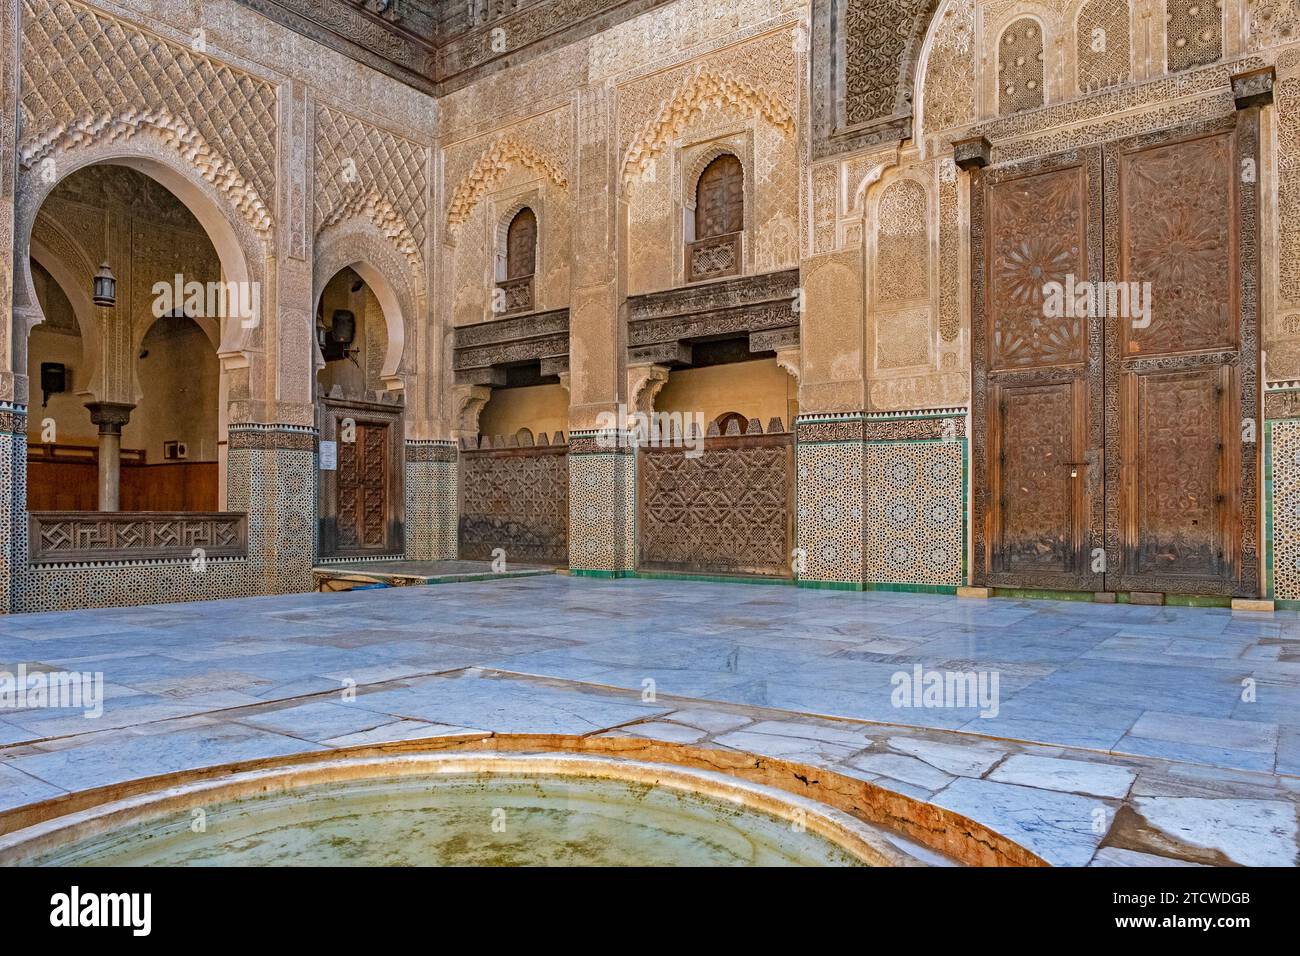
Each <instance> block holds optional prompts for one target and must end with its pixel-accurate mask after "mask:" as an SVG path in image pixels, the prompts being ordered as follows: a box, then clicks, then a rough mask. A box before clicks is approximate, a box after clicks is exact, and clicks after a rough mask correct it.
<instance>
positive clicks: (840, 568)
mask: <svg viewBox="0 0 1300 956" xmlns="http://www.w3.org/2000/svg"><path fill="white" fill-rule="evenodd" d="M796 429H797V435H798V444H797V445H796V446H795V448H796V462H797V466H796V480H797V488H796V500H797V502H798V512H797V517H798V529H797V541H798V549H799V550H798V552H797V554H798V555H799V557H801V558H802V563H803V568H802V571H801V572H800V574H799V578H800V579H801V580H802V581H805V582H809V583H812V582H827V583H838V584H846V585H857V586H863V585H865V586H872V585H885V586H888V585H900V586H908V587H912V586H921V587H938V588H944V589H948V588H954V587H957V586H960V585H961V584H963V583H964V581H965V567H966V441H965V439H964V438H963V437H961V436H963V435H964V434H965V427H964V419H963V417H962V416H961V415H959V414H954V413H953V412H952V411H948V410H946V411H944V412H943V413H942V414H935V413H919V414H910V415H895V414H889V415H883V414H880V413H873V414H871V415H867V416H857V415H832V416H812V415H810V416H808V417H806V418H805V417H801V418H799V419H798V422H797V425H796Z"/></svg>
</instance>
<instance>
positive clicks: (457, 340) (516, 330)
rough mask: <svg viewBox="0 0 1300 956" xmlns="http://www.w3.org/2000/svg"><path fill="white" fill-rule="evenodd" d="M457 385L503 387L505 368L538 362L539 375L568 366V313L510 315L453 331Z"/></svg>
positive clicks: (552, 372)
mask: <svg viewBox="0 0 1300 956" xmlns="http://www.w3.org/2000/svg"><path fill="white" fill-rule="evenodd" d="M452 335H453V341H452V368H453V369H454V373H455V378H456V384H457V385H504V384H505V367H506V366H507V365H513V364H518V363H520V362H529V361H538V362H540V363H542V365H543V366H544V368H543V370H542V374H555V375H558V374H560V373H561V372H563V371H567V370H568V367H569V364H568V363H569V310H568V309H556V310H554V311H551V312H536V313H533V314H532V315H518V316H509V317H507V318H503V319H495V320H493V321H491V322H479V323H476V324H474V325H464V326H459V327H457V328H455V329H453V330H452Z"/></svg>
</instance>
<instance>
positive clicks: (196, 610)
mask: <svg viewBox="0 0 1300 956" xmlns="http://www.w3.org/2000/svg"><path fill="white" fill-rule="evenodd" d="M19 664H25V665H27V669H28V670H29V671H32V670H36V669H46V670H59V671H82V672H88V671H94V672H102V674H103V680H104V682H105V684H104V688H105V701H104V708H103V714H102V715H101V716H99V717H98V718H96V719H87V718H86V717H84V716H83V715H82V714H81V713H80V712H79V711H70V710H55V709H48V708H39V709H28V710H15V709H11V708H10V709H0V811H4V810H7V809H11V808H13V807H17V806H21V805H23V804H26V803H30V802H33V801H37V800H41V799H45V798H48V797H51V796H56V795H58V794H59V793H62V792H65V791H69V790H78V789H85V788H88V787H94V786H100V785H104V784H110V783H116V782H120V781H124V780H128V779H132V778H135V777H141V776H147V775H151V774H157V773H164V772H170V771H173V770H180V769H188V768H193V767H202V766H210V765H213V764H218V763H225V762H230V761H235V760H246V759H255V758H259V757H271V756H281V755H286V754H293V753H301V752H305V751H312V750H326V749H329V748H337V747H346V746H351V745H354V744H361V743H372V742H376V741H393V740H408V739H415V738H421V737H431V736H441V735H461V736H469V737H473V736H475V735H478V736H480V737H481V736H484V735H488V734H507V733H546V734H563V735H581V736H591V735H611V734H616V735H620V736H631V737H644V738H647V739H651V740H662V741H667V742H672V743H690V744H693V745H700V746H708V747H719V748H729V749H736V750H741V751H744V752H746V753H753V754H766V755H768V756H771V757H776V758H781V759H788V760H798V761H800V762H803V763H806V764H810V765H813V766H824V767H828V768H833V769H835V770H836V771H837V772H839V773H843V774H846V775H848V776H852V777H856V778H859V779H863V780H869V781H872V782H873V783H875V784H876V785H878V786H880V787H884V788H886V789H889V790H894V791H897V792H899V793H903V794H906V795H909V796H913V797H916V798H918V799H923V800H927V801H930V802H933V803H935V804H938V805H940V806H943V807H946V808H949V809H952V810H956V811H959V812H961V813H963V814H965V815H967V816H968V817H971V818H972V819H975V820H978V821H979V822H981V823H984V824H986V825H988V826H990V827H992V828H993V829H995V830H998V831H999V832H1002V833H1004V834H1005V835H1006V836H1008V837H1010V838H1011V839H1013V840H1016V841H1017V842H1020V843H1021V844H1022V845H1024V846H1026V847H1028V848H1029V849H1031V850H1032V851H1034V852H1035V853H1037V854H1039V855H1040V856H1042V857H1043V858H1044V859H1046V860H1048V861H1049V862H1052V863H1056V864H1061V865H1087V864H1091V865H1146V864H1152V863H1157V864H1158V863H1175V862H1177V863H1185V864H1186V863H1193V864H1195V863H1203V864H1216V863H1220V864H1221V863H1241V864H1251V865H1253V864H1274V865H1294V864H1295V863H1296V862H1297V833H1298V831H1300V828H1298V826H1297V807H1298V806H1300V618H1298V616H1297V615H1296V613H1294V612H1288V611H1279V612H1276V613H1273V614H1245V613H1235V614H1234V613H1232V612H1230V611H1228V610H1226V609H1205V608H1176V607H1144V606H1132V605H1101V604H1085V603H1074V602H1056V601H1023V602H1022V601H1012V600H991V601H978V600H958V599H956V598H953V597H948V596H941V595H920V594H904V593H892V592H874V593H852V592H836V591H818V590H806V589H797V588H793V587H780V586H761V585H744V584H711V583H696V582H682V581H668V580H639V579H633V580H622V581H598V580H592V579H586V578H571V577H567V576H563V575H547V576H542V577H527V578H513V579H503V580H495V581H482V582H476V583H464V584H447V585H437V586H431V587H405V588H393V589H386V590H367V591H353V592H342V593H309V594H298V595H287V596H279V597H269V598H249V599H243V600H236V601H220V602H205V603H196V604H175V605H160V606H150V607H139V608H117V609H108V610H95V611H77V612H65V613H51V614H39V615H16V616H11V617H0V670H7V671H10V672H14V671H16V668H17V666H18V665H19ZM900 674H901V675H906V676H907V678H908V679H912V678H914V677H916V676H918V675H920V676H922V677H923V678H926V677H929V676H930V675H933V674H937V675H939V678H940V680H941V681H942V679H943V677H944V676H945V675H955V674H972V675H974V676H975V678H977V679H978V680H980V681H983V683H982V684H980V687H981V689H982V690H983V691H985V697H984V699H983V700H972V699H967V700H964V701H963V700H953V699H952V698H951V695H949V696H948V697H947V698H944V697H942V696H940V697H939V698H935V699H931V698H929V697H927V696H924V695H922V694H921V693H920V692H919V691H918V692H917V694H916V695H915V696H908V697H906V698H904V699H900V692H899V684H900V680H901V678H900V677H899V676H898V675H900ZM994 680H996V685H994V683H993V681H994ZM341 688H355V691H356V693H355V699H351V697H352V695H350V694H342V693H341V692H340V691H341ZM995 688H996V693H993V691H994V689H995Z"/></svg>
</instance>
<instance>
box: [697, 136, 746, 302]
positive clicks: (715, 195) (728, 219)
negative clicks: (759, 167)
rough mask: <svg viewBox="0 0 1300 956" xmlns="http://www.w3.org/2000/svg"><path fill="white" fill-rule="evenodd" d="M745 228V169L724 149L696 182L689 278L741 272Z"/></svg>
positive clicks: (699, 278) (705, 168) (698, 278)
mask: <svg viewBox="0 0 1300 956" xmlns="http://www.w3.org/2000/svg"><path fill="white" fill-rule="evenodd" d="M744 229H745V170H744V167H742V166H741V165H740V160H739V159H737V158H736V157H735V156H733V155H731V154H730V153H723V154H722V155H721V156H719V157H718V158H717V159H715V160H713V162H711V163H709V165H707V166H705V167H704V172H702V173H700V178H699V181H698V182H697V183H696V184H695V241H694V242H691V243H690V244H689V245H688V246H687V249H686V280H687V281H688V282H698V281H699V280H701V279H714V278H718V277H720V276H729V275H736V274H737V273H738V272H740V261H741V247H740V237H741V234H742V233H743V232H744Z"/></svg>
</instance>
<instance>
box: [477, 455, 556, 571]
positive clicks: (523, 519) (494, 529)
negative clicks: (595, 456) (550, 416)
mask: <svg viewBox="0 0 1300 956" xmlns="http://www.w3.org/2000/svg"><path fill="white" fill-rule="evenodd" d="M460 463H461V473H460V483H461V489H462V492H461V494H462V497H461V509H460V556H461V557H462V558H463V559H465V560H470V561H490V560H492V557H493V551H494V550H496V549H497V548H501V549H503V550H504V551H505V558H506V562H507V564H513V563H516V562H519V563H525V564H528V563H532V564H564V565H567V564H568V563H569V458H568V447H567V446H564V445H560V446H554V445H552V446H548V447H545V448H509V449H501V450H492V451H489V450H483V451H465V452H462V453H461V455H460Z"/></svg>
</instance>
